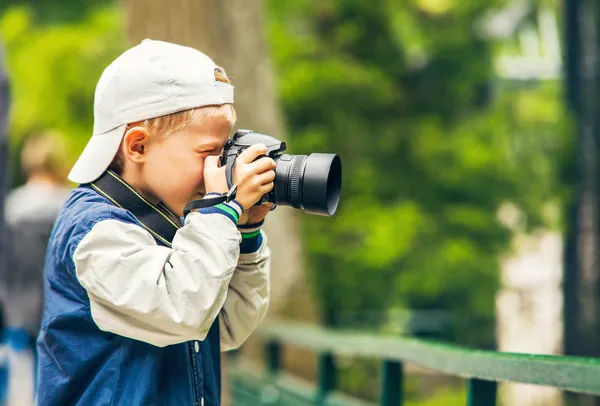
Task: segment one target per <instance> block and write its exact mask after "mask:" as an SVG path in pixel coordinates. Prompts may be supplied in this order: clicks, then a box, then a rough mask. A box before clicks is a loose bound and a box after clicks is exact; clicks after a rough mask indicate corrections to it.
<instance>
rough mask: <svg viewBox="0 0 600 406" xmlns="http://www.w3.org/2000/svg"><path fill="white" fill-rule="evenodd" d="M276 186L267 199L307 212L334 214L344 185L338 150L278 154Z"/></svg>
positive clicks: (323, 214) (324, 214)
mask: <svg viewBox="0 0 600 406" xmlns="http://www.w3.org/2000/svg"><path fill="white" fill-rule="evenodd" d="M275 160H276V162H277V168H276V170H275V187H274V188H273V191H272V192H271V193H269V196H268V200H269V201H271V202H273V203H275V204H277V205H280V206H292V207H294V208H296V209H303V210H304V211H305V212H306V213H310V214H318V215H322V216H332V215H333V214H334V213H335V211H336V210H337V207H338V203H339V201H340V192H341V188H342V161H341V159H340V157H339V156H338V155H336V154H321V153H314V154H310V155H308V156H307V155H288V154H283V155H280V156H278V157H276V158H275Z"/></svg>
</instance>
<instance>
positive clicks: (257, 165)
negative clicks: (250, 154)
mask: <svg viewBox="0 0 600 406" xmlns="http://www.w3.org/2000/svg"><path fill="white" fill-rule="evenodd" d="M248 167H249V170H250V171H251V172H254V173H263V172H265V171H273V170H275V168H276V167H277V163H276V162H275V161H274V160H273V159H272V158H269V157H264V158H260V159H258V160H256V161H254V162H252V163H251V164H248Z"/></svg>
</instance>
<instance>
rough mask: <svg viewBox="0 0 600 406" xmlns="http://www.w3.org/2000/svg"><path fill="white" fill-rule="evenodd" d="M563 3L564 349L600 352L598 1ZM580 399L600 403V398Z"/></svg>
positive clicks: (571, 352) (575, 352)
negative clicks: (567, 202)
mask: <svg viewBox="0 0 600 406" xmlns="http://www.w3.org/2000/svg"><path fill="white" fill-rule="evenodd" d="M564 7H565V17H566V18H565V23H566V24H565V26H566V30H565V33H566V37H565V42H566V46H567V53H566V58H565V61H566V95H567V103H568V106H569V108H570V110H571V113H572V117H573V119H574V122H575V125H574V128H573V129H574V131H573V133H574V134H575V135H576V137H577V139H576V142H575V147H576V148H575V151H576V152H575V154H574V155H575V156H574V157H573V159H572V161H571V162H570V163H569V165H568V167H567V168H566V173H565V175H566V181H567V182H569V183H570V185H572V187H573V190H574V192H575V200H574V202H573V204H572V206H571V207H570V208H569V212H568V221H569V224H568V229H567V241H566V246H565V283H564V298H565V330H564V331H565V352H566V353H567V354H569V355H580V356H592V357H600V341H598V332H599V331H600V255H599V254H600V239H599V237H600V216H599V215H600V212H599V209H600V205H599V203H600V201H599V199H600V195H599V192H600V177H599V176H598V175H599V174H598V170H599V169H600V168H599V161H598V156H599V155H598V154H599V153H600V116H599V115H598V109H599V108H600V97H599V96H600V87H599V86H600V59H599V56H600V54H599V50H600V35H599V33H600V31H599V29H598V23H600V5H599V4H598V2H597V1H594V0H565V1H564ZM579 400H580V401H579V403H578V404H579V405H586V406H587V405H600V398H592V397H591V396H579Z"/></svg>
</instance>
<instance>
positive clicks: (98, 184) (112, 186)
mask: <svg viewBox="0 0 600 406" xmlns="http://www.w3.org/2000/svg"><path fill="white" fill-rule="evenodd" d="M89 185H90V187H92V188H93V189H94V190H95V191H96V192H98V193H99V194H100V195H102V196H104V197H105V198H107V199H108V200H110V201H111V202H112V203H113V204H114V205H115V206H118V207H121V208H123V209H125V210H128V211H130V212H131V213H132V214H133V215H134V216H135V217H136V218H137V219H138V221H139V222H140V223H141V224H142V226H144V228H145V229H146V230H148V231H149V232H150V234H152V236H153V237H154V239H155V240H156V243H157V244H158V245H162V246H166V247H169V248H171V243H172V241H173V237H175V233H176V232H177V230H178V229H179V228H181V226H182V224H181V222H180V220H179V218H178V217H177V216H176V215H175V214H174V213H173V212H171V211H170V210H169V209H168V208H167V207H165V206H164V205H163V204H161V203H159V204H158V205H154V204H152V203H151V202H149V201H148V200H147V199H146V198H144V197H143V196H142V195H140V194H139V193H138V192H137V191H136V190H135V189H134V188H133V187H132V186H131V185H129V184H128V183H127V182H125V181H124V180H123V179H121V177H120V176H119V175H117V174H116V173H114V172H112V171H106V172H104V173H103V174H102V175H101V176H100V178H98V179H97V180H95V181H94V182H92V183H90V184H89ZM234 195H235V191H234ZM205 200H209V199H205ZM208 337H211V339H210V341H209V343H210V358H211V362H212V364H213V367H214V368H215V372H216V380H217V390H218V393H219V396H220V393H221V348H220V332H219V318H218V317H217V318H216V319H215V321H214V322H213V325H212V326H211V328H210V330H209V332H208V336H207V338H208ZM187 345H188V346H191V343H187ZM190 348H191V347H190ZM190 351H191V350H190Z"/></svg>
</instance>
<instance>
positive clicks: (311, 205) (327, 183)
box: [220, 130, 342, 216]
mask: <svg viewBox="0 0 600 406" xmlns="http://www.w3.org/2000/svg"><path fill="white" fill-rule="evenodd" d="M258 143H262V144H265V145H266V146H267V153H266V154H265V155H263V156H268V157H270V158H272V159H273V160H274V161H275V162H276V163H277V166H276V169H275V181H274V184H275V186H274V187H273V190H271V191H270V192H269V193H267V194H265V195H263V196H262V198H261V199H260V200H259V201H258V203H257V205H260V204H263V203H265V202H269V203H274V204H275V205H278V206H291V207H293V208H296V209H303V210H304V211H305V212H306V213H309V214H317V215H321V216H332V215H333V214H334V213H335V211H336V209H337V207H338V203H339V201H340V192H341V188H342V161H341V159H340V157H339V156H338V155H337V154H322V153H313V154H310V155H289V154H283V151H285V150H286V148H287V146H286V144H285V142H284V141H281V140H279V139H277V138H275V137H273V136H270V135H266V134H261V133H257V132H254V131H251V130H238V131H237V132H236V133H235V135H234V136H233V138H231V139H230V140H229V141H228V142H227V144H226V145H225V148H224V150H223V155H222V156H221V158H220V160H221V166H225V167H226V177H227V183H228V186H229V187H231V185H232V184H233V167H234V165H235V160H236V159H237V157H238V156H239V155H240V154H241V153H242V151H244V150H245V149H246V148H248V147H249V146H251V145H252V144H258ZM261 157H262V156H261ZM261 157H258V158H257V159H260V158H261Z"/></svg>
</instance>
